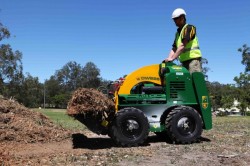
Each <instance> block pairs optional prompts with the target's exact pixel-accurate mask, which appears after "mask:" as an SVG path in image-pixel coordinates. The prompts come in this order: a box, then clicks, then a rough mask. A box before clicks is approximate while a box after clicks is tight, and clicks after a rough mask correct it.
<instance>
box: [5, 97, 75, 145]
mask: <svg viewBox="0 0 250 166" xmlns="http://www.w3.org/2000/svg"><path fill="white" fill-rule="evenodd" d="M68 137H70V133H69V132H68V131H66V130H65V129H63V128H60V127H58V126H56V125H54V124H53V123H52V121H50V120H49V119H48V118H47V117H46V116H45V115H43V114H41V113H39V112H35V111H32V110H30V109H28V108H26V107H24V106H23V105H21V104H19V103H18V102H16V101H14V100H7V99H3V98H0V144H1V143H7V142H10V141H15V142H24V143H36V142H50V141H61V140H63V139H65V138H68Z"/></svg>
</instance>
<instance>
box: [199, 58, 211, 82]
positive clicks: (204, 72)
mask: <svg viewBox="0 0 250 166" xmlns="http://www.w3.org/2000/svg"><path fill="white" fill-rule="evenodd" d="M207 64H208V60H207V59H206V58H203V57H202V58H201V65H202V73H203V74H204V75H205V76H206V78H207V77H208V75H207V72H208V71H209V70H210V68H209V67H207V66H205V65H207Z"/></svg>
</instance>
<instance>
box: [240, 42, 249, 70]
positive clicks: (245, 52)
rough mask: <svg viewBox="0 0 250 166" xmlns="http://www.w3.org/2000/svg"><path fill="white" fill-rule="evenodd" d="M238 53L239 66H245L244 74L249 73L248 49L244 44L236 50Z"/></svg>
mask: <svg viewBox="0 0 250 166" xmlns="http://www.w3.org/2000/svg"><path fill="white" fill-rule="evenodd" d="M238 51H239V52H242V60H241V64H243V65H245V72H249V71H250V47H248V46H247V45H246V44H244V45H243V46H242V48H239V49H238Z"/></svg>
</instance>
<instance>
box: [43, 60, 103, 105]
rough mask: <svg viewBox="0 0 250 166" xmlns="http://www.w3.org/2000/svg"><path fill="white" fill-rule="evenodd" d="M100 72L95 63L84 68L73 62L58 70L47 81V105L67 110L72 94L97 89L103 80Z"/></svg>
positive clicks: (90, 63)
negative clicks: (82, 89)
mask: <svg viewBox="0 0 250 166" xmlns="http://www.w3.org/2000/svg"><path fill="white" fill-rule="evenodd" d="M99 76H100V70H99V69H98V68H97V67H96V65H95V64H94V63H93V62H87V63H86V65H85V66H84V67H82V66H81V65H80V64H78V63H76V62H74V61H71V62H68V63H67V64H65V65H64V66H63V67H62V68H61V69H60V70H57V71H56V72H55V74H54V75H53V76H51V77H50V79H49V80H46V81H45V90H46V103H47V104H49V105H52V106H54V107H57V108H66V106H67V102H68V101H69V98H70V96H71V93H72V92H73V91H75V90H76V89H77V88H80V87H84V88H97V87H98V86H100V84H101V81H102V79H101V78H100V77H99Z"/></svg>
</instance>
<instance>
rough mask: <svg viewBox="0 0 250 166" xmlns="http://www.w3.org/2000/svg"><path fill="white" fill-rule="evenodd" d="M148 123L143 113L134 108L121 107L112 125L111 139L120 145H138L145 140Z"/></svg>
mask: <svg viewBox="0 0 250 166" xmlns="http://www.w3.org/2000/svg"><path fill="white" fill-rule="evenodd" d="M148 133H149V123H148V119H147V117H146V116H145V115H144V113H143V112H142V111H141V110H139V109H136V108H133V107H129V108H123V109H121V110H120V111H119V112H118V113H117V116H116V118H115V121H114V123H113V125H112V139H114V140H115V142H116V143H117V144H118V145H120V146H125V147H131V146H138V145H141V144H143V143H144V142H145V140H146V139H147V137H148Z"/></svg>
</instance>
